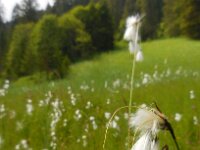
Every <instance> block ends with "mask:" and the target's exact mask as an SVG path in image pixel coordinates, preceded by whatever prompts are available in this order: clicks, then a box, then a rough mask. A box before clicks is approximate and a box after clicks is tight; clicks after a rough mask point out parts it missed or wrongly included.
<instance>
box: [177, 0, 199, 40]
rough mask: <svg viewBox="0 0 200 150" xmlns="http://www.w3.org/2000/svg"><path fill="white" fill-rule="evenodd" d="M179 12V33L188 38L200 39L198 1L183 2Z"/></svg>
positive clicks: (186, 0)
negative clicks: (180, 13)
mask: <svg viewBox="0 0 200 150" xmlns="http://www.w3.org/2000/svg"><path fill="white" fill-rule="evenodd" d="M181 12H182V17H181V22H180V28H181V32H182V33H183V34H184V35H186V36H188V37H191V38H194V39H200V0H184V2H183V3H182V8H181Z"/></svg>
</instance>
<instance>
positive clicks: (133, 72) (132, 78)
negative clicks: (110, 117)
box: [129, 54, 136, 116]
mask: <svg viewBox="0 0 200 150" xmlns="http://www.w3.org/2000/svg"><path fill="white" fill-rule="evenodd" d="M135 58H136V56H135V54H134V57H133V64H132V73H131V89H130V99H129V116H130V115H131V108H132V107H131V106H132V99H133V86H134V74H135V66H136V65H135V64H136V60H135Z"/></svg>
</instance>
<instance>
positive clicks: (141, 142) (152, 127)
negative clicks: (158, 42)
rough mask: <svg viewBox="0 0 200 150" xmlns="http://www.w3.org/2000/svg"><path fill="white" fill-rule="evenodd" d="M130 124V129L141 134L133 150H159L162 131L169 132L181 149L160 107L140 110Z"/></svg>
mask: <svg viewBox="0 0 200 150" xmlns="http://www.w3.org/2000/svg"><path fill="white" fill-rule="evenodd" d="M156 107H157V105H156ZM129 123H130V127H133V128H134V129H135V131H137V132H139V133H140V134H139V138H138V140H137V141H136V143H135V144H134V145H133V146H132V149H131V150H158V148H159V141H158V132H159V131H160V130H169V131H170V133H171V135H172V137H173V139H174V141H175V144H176V146H177V149H179V146H178V144H177V141H176V137H175V135H174V132H173V129H172V127H171V125H170V123H169V122H168V121H167V119H166V117H165V115H164V114H162V113H161V111H160V110H159V108H158V107H157V109H152V108H148V107H143V108H139V109H138V110H137V111H136V113H135V114H134V115H133V116H132V117H131V118H130V122H129Z"/></svg>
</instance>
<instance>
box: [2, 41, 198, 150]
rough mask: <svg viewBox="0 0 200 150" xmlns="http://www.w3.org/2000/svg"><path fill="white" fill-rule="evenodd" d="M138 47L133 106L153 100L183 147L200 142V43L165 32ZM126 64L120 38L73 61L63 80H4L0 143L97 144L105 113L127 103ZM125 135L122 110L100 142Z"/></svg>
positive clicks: (119, 147)
mask: <svg viewBox="0 0 200 150" xmlns="http://www.w3.org/2000/svg"><path fill="white" fill-rule="evenodd" d="M142 48H143V52H144V61H143V62H141V63H137V64H136V75H135V86H134V93H133V97H134V98H133V102H134V105H136V106H139V105H141V104H146V105H148V106H151V105H152V103H153V102H154V101H156V102H157V104H158V105H159V107H160V108H161V109H162V111H163V112H164V113H165V115H166V116H168V119H169V121H170V122H171V123H172V126H173V128H174V130H175V134H176V136H177V139H178V143H179V144H180V147H181V149H182V150H198V149H200V42H199V41H190V40H187V39H165V40H157V41H151V42H146V43H143V44H142ZM131 68H132V56H130V54H129V52H128V50H127V43H123V42H121V43H117V44H116V50H115V51H112V52H109V53H105V54H101V55H99V56H96V57H95V58H94V59H92V60H89V61H84V62H80V63H77V64H74V65H72V66H71V68H70V73H69V75H68V76H67V77H66V78H65V79H63V80H59V81H50V82H47V81H45V82H42V79H41V80H37V81H33V79H32V77H26V78H21V79H19V80H18V81H16V82H13V83H12V82H11V83H6V86H8V85H10V87H9V88H8V89H6V88H5V89H6V93H5V96H0V149H2V150H13V149H20V150H23V149H33V150H42V149H43V150H45V149H48V150H51V149H57V150H95V149H96V150H101V149H102V144H103V139H104V133H105V128H106V124H107V122H108V118H109V116H110V114H112V113H113V112H114V111H115V110H116V109H117V108H119V107H122V106H126V105H128V101H129V90H130V73H131ZM3 84H4V82H3V81H2V84H1V85H2V86H0V87H3ZM0 93H1V92H0ZM0 95H1V94H0ZM134 111H135V110H133V112H134ZM126 138H127V110H126V109H125V110H122V111H120V112H119V113H118V114H117V116H116V117H115V119H114V120H113V122H112V126H111V127H110V130H109V133H108V139H107V142H106V149H107V150H123V149H126ZM160 141H161V142H160V144H161V145H164V144H168V145H169V149H170V150H175V149H176V148H175V145H174V143H173V140H172V138H171V136H170V134H169V133H168V132H165V133H162V132H161V133H160Z"/></svg>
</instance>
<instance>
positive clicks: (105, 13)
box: [71, 2, 114, 51]
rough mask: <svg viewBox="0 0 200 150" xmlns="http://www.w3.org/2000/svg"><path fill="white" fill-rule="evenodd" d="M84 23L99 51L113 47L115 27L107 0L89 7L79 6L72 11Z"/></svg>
mask: <svg viewBox="0 0 200 150" xmlns="http://www.w3.org/2000/svg"><path fill="white" fill-rule="evenodd" d="M71 13H72V14H74V15H75V16H76V17H77V18H79V19H80V20H81V21H82V22H83V23H84V24H85V28H86V31H87V32H88V33H89V34H90V35H91V38H92V44H93V45H94V47H95V48H96V49H97V51H106V50H109V49H112V48H113V40H114V27H113V21H112V17H111V16H110V13H109V10H108V7H107V5H106V3H105V2H103V3H100V4H97V5H94V3H91V4H90V5H89V6H87V7H78V8H76V9H75V10H72V11H71Z"/></svg>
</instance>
